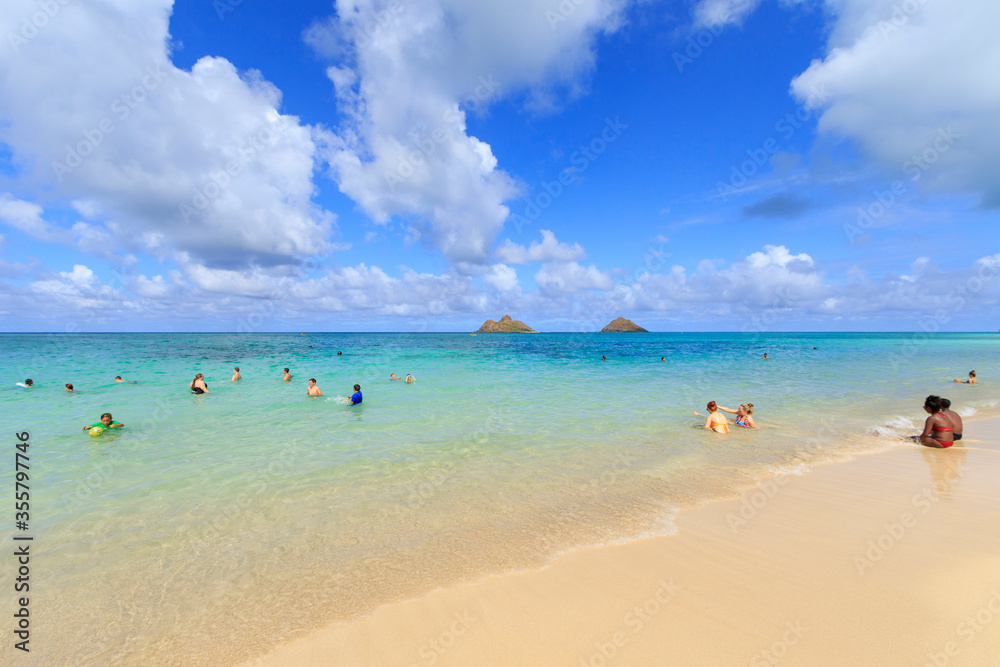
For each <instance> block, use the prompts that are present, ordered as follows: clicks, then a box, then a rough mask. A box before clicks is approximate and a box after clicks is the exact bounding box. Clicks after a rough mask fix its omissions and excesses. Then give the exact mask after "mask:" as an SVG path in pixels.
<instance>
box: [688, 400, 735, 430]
mask: <svg viewBox="0 0 1000 667" xmlns="http://www.w3.org/2000/svg"><path fill="white" fill-rule="evenodd" d="M705 408H706V409H707V410H708V419H706V420H705V428H707V429H711V430H713V431H715V432H716V433H729V420H728V419H726V417H725V415H723V414H721V413H719V410H718V406H717V405H716V403H715V401H709V402H708V405H707V406H705ZM695 414H696V415H697V414H698V413H697V412H696V413H695ZM698 416H701V415H698Z"/></svg>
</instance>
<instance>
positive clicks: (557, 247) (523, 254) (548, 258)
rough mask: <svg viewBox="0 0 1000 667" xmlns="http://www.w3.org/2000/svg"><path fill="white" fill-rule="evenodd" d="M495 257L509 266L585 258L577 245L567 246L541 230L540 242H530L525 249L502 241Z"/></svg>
mask: <svg viewBox="0 0 1000 667" xmlns="http://www.w3.org/2000/svg"><path fill="white" fill-rule="evenodd" d="M496 255H497V257H499V258H500V259H501V260H503V261H505V262H509V263H511V264H527V263H528V262H572V261H576V260H578V259H583V258H584V257H586V256H587V253H586V252H584V250H583V248H582V247H581V246H580V244H579V243H574V244H573V245H569V244H566V243H560V242H559V240H558V239H556V235H555V234H553V233H552V232H551V231H549V230H548V229H543V230H542V240H541V241H534V242H532V244H531V246H530V247H528V248H525V247H524V246H522V245H517V244H515V243H512V242H511V240H510V239H504V241H503V243H501V244H500V246H499V247H497V249H496Z"/></svg>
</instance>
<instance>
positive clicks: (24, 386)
mask: <svg viewBox="0 0 1000 667" xmlns="http://www.w3.org/2000/svg"><path fill="white" fill-rule="evenodd" d="M33 384H35V381H34V380H32V379H31V378H28V379H27V380H25V381H24V382H17V383H15V384H14V386H15V387H20V388H21V389H30V388H31V385H33Z"/></svg>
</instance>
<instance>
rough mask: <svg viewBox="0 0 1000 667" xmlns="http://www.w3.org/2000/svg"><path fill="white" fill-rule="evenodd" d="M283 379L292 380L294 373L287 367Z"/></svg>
mask: <svg viewBox="0 0 1000 667" xmlns="http://www.w3.org/2000/svg"><path fill="white" fill-rule="evenodd" d="M281 379H282V380H284V381H285V382H291V381H292V374H291V373H289V372H288V369H287V368H286V369H285V377H283V378H281Z"/></svg>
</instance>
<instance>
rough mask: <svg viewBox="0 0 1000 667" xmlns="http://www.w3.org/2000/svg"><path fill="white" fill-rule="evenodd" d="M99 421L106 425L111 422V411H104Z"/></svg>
mask: <svg viewBox="0 0 1000 667" xmlns="http://www.w3.org/2000/svg"><path fill="white" fill-rule="evenodd" d="M101 423H102V424H104V425H105V426H107V425H108V424H110V423H111V413H110V412H105V413H104V414H103V415H101Z"/></svg>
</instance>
